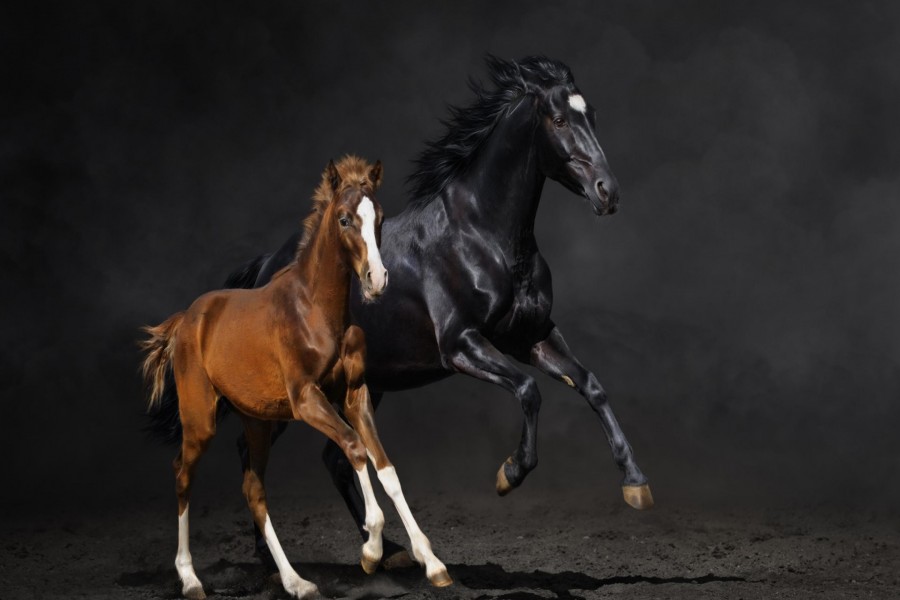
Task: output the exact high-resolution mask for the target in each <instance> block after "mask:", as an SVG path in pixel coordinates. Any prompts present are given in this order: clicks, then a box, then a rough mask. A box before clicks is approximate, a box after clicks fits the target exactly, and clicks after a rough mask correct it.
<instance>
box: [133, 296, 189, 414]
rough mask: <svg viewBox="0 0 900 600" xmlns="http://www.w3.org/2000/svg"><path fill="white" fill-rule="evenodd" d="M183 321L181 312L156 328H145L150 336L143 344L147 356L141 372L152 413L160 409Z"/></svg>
mask: <svg viewBox="0 0 900 600" xmlns="http://www.w3.org/2000/svg"><path fill="white" fill-rule="evenodd" d="M183 320H184V313H183V312H180V313H175V314H174V315H172V316H171V317H169V318H168V319H166V320H165V321H163V322H162V323H160V324H159V325H157V326H156V327H150V326H147V327H144V328H143V331H144V332H145V333H147V334H149V336H150V337H149V338H147V339H146V340H143V341H142V342H141V349H142V350H143V351H144V352H146V354H147V358H145V359H144V364H143V366H142V368H141V370H142V371H143V373H144V384H145V385H146V386H147V389H148V390H149V392H150V394H149V397H148V399H147V408H148V409H149V410H150V411H151V412H153V411H154V410H158V409H159V404H160V400H161V399H162V395H163V390H164V389H165V387H166V371H167V370H168V368H169V364H170V363H171V362H172V352H173V350H174V343H173V342H174V340H175V334H176V333H177V332H178V326H179V325H181V321H183Z"/></svg>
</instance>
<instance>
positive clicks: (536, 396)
mask: <svg viewBox="0 0 900 600" xmlns="http://www.w3.org/2000/svg"><path fill="white" fill-rule="evenodd" d="M446 355H447V358H448V359H449V362H450V364H451V365H452V366H453V368H454V369H456V370H457V371H458V372H460V373H465V374H466V375H470V376H472V377H475V378H476V379H481V380H482V381H490V382H491V383H494V384H497V385H499V386H501V387H503V388H504V389H506V390H507V391H509V392H511V393H513V394H514V395H515V396H516V399H517V400H518V401H519V403H520V404H521V406H522V412H523V413H525V423H524V426H523V428H522V438H521V440H520V442H519V447H518V449H517V450H516V452H515V453H514V454H513V455H512V456H510V457H509V458H508V459H506V462H504V463H503V464H502V465H501V466H500V470H499V471H498V472H497V493H498V494H500V495H501V496H504V495H506V494H508V493H509V492H510V491H512V490H513V488H516V487H518V486H519V485H521V484H522V482H523V481H524V480H525V476H526V475H528V473H529V472H531V470H532V469H534V468H535V467H536V466H537V460H538V457H537V423H538V411H539V410H540V408H541V394H540V392H539V391H538V388H537V384H536V383H535V381H534V378H532V377H531V376H530V375H527V374H525V373H523V372H522V371H520V370H519V369H518V368H517V367H516V366H515V365H514V364H513V363H512V362H511V361H510V360H509V359H508V358H506V356H504V354H503V353H502V352H500V351H499V350H497V348H495V347H494V345H493V344H491V342H490V341H488V340H487V338H485V337H484V336H483V335H481V334H480V333H478V332H477V331H475V330H468V331H465V332H464V333H463V334H462V335H460V336H459V337H458V338H457V339H455V340H454V342H453V344H452V350H450V351H449V352H447V353H446Z"/></svg>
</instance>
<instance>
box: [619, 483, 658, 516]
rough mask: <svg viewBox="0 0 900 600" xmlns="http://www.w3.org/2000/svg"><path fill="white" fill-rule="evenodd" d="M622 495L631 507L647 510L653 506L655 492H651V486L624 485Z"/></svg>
mask: <svg viewBox="0 0 900 600" xmlns="http://www.w3.org/2000/svg"><path fill="white" fill-rule="evenodd" d="M622 497H623V498H625V502H627V503H628V506H630V507H631V508H636V509H638V510H647V509H648V508H653V494H651V493H650V486H649V485H647V484H646V483H645V484H644V485H623V486H622Z"/></svg>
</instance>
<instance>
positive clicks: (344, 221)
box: [338, 216, 350, 227]
mask: <svg viewBox="0 0 900 600" xmlns="http://www.w3.org/2000/svg"><path fill="white" fill-rule="evenodd" d="M338 223H340V224H341V227H350V219H348V218H347V217H346V216H343V217H341V218H340V219H338Z"/></svg>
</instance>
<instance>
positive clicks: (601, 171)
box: [490, 57, 619, 215]
mask: <svg viewBox="0 0 900 600" xmlns="http://www.w3.org/2000/svg"><path fill="white" fill-rule="evenodd" d="M490 62H491V68H492V69H493V70H495V71H497V70H498V69H499V70H501V71H505V72H509V71H510V70H513V71H515V72H516V73H517V75H518V77H519V78H520V82H521V83H520V85H523V86H524V87H525V89H526V90H527V92H528V94H529V96H531V97H532V98H534V102H535V104H536V106H535V108H536V116H537V119H538V124H537V134H536V139H535V144H536V146H537V152H538V160H539V161H540V168H541V170H542V171H543V172H544V174H545V175H546V176H547V177H549V178H550V179H554V180H556V181H558V182H560V183H561V184H563V185H564V186H566V187H567V188H569V189H570V190H572V191H573V192H575V193H576V194H580V195H582V196H584V197H585V198H587V199H588V202H590V204H591V208H592V209H593V211H594V213H595V214H597V215H606V214H612V213H614V212H616V209H617V207H618V203H619V184H618V182H617V181H616V177H615V175H613V173H612V170H611V169H610V168H609V163H607V162H606V155H605V154H603V149H602V148H601V147H600V143H599V142H598V141H597V135H596V133H595V131H594V129H595V127H596V121H595V111H594V109H593V107H592V106H591V105H590V104H588V102H587V100H585V98H584V96H583V95H582V94H581V92H580V91H579V90H578V88H577V87H575V80H574V78H573V77H572V74H571V72H570V71H569V68H568V67H566V66H565V65H564V64H562V63H561V62H558V61H554V60H550V59H547V58H543V57H529V58H525V59H523V60H521V61H518V62H515V63H510V62H505V61H499V60H497V59H491V60H490Z"/></svg>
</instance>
